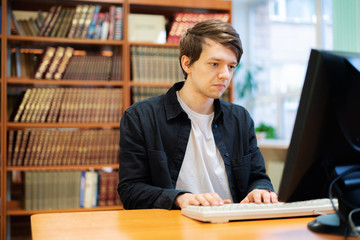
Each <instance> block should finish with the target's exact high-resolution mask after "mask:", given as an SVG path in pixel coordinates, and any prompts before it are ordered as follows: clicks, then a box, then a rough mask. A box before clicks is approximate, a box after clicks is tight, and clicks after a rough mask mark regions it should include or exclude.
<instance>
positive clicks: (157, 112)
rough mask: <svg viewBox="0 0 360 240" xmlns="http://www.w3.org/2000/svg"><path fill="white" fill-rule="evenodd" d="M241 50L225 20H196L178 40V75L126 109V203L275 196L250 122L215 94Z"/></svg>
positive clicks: (161, 204) (174, 204) (176, 204)
mask: <svg viewBox="0 0 360 240" xmlns="http://www.w3.org/2000/svg"><path fill="white" fill-rule="evenodd" d="M242 51H243V50H242V46H241V41H240V38H239V35H238V34H237V33H236V31H235V30H234V29H233V27H232V26H231V25H230V24H228V23H224V22H221V21H219V20H207V21H204V22H201V23H198V24H196V25H195V26H194V27H193V28H190V29H189V30H187V32H186V33H185V34H184V36H183V37H182V39H181V41H180V65H181V67H182V70H183V72H184V75H185V81H184V82H179V83H176V84H174V86H173V87H172V88H170V90H169V91H168V92H167V93H166V94H165V95H161V96H158V97H154V98H150V99H147V100H144V101H142V102H139V103H135V104H134V105H132V106H131V107H130V108H128V109H127V110H126V111H125V113H124V115H123V117H122V119H121V124H120V152H119V161H120V167H119V185H118V192H119V195H120V198H121V201H122V203H123V204H124V208H125V209H136V208H165V209H178V208H184V207H186V206H188V205H205V206H207V205H222V204H226V203H230V202H256V203H260V202H265V203H270V202H277V195H276V194H275V193H274V192H273V187H272V184H271V182H270V179H269V177H268V176H267V174H266V171H265V166H264V159H263V157H262V155H261V153H260V150H259V148H258V147H257V142H256V137H255V132H254V123H253V120H252V119H251V117H250V115H249V113H248V112H247V111H246V110H245V109H244V108H243V107H241V106H238V105H235V104H232V103H228V102H225V101H222V100H220V99H219V98H220V97H221V95H222V94H223V93H224V91H225V90H226V89H227V87H228V86H229V84H230V82H231V80H232V77H233V74H234V70H235V67H236V66H237V64H238V63H239V61H240V58H241V55H242Z"/></svg>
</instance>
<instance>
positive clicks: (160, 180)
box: [148, 150, 173, 188]
mask: <svg viewBox="0 0 360 240" xmlns="http://www.w3.org/2000/svg"><path fill="white" fill-rule="evenodd" d="M148 154H149V165H150V171H151V180H152V183H153V185H154V186H158V187H162V188H173V187H172V184H171V177H170V172H169V167H168V158H167V156H166V153H165V152H164V151H155V150H148Z"/></svg>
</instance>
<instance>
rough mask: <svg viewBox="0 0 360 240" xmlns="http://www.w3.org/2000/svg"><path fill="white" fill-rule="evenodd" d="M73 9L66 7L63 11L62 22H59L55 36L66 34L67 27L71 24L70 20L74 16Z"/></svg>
mask: <svg viewBox="0 0 360 240" xmlns="http://www.w3.org/2000/svg"><path fill="white" fill-rule="evenodd" d="M75 10H76V9H73V8H69V9H67V12H66V13H65V16H64V20H63V23H62V24H61V26H60V28H59V31H58V32H57V34H56V36H57V37H66V36H67V35H68V32H69V29H70V27H71V25H72V20H73V18H74V16H75Z"/></svg>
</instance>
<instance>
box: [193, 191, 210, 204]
mask: <svg viewBox="0 0 360 240" xmlns="http://www.w3.org/2000/svg"><path fill="white" fill-rule="evenodd" d="M195 198H196V200H197V201H199V202H200V205H203V206H210V203H209V202H208V200H207V199H206V198H205V197H204V196H203V194H195Z"/></svg>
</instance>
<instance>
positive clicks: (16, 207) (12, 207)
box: [6, 201, 124, 216]
mask: <svg viewBox="0 0 360 240" xmlns="http://www.w3.org/2000/svg"><path fill="white" fill-rule="evenodd" d="M123 209H124V208H123V207H122V206H103V207H92V208H66V209H56V212H89V211H113V210H123ZM52 212H54V210H24V209H23V207H22V203H21V201H10V202H8V208H7V211H6V215H7V216H27V215H28V216H29V215H33V214H37V213H52Z"/></svg>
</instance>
